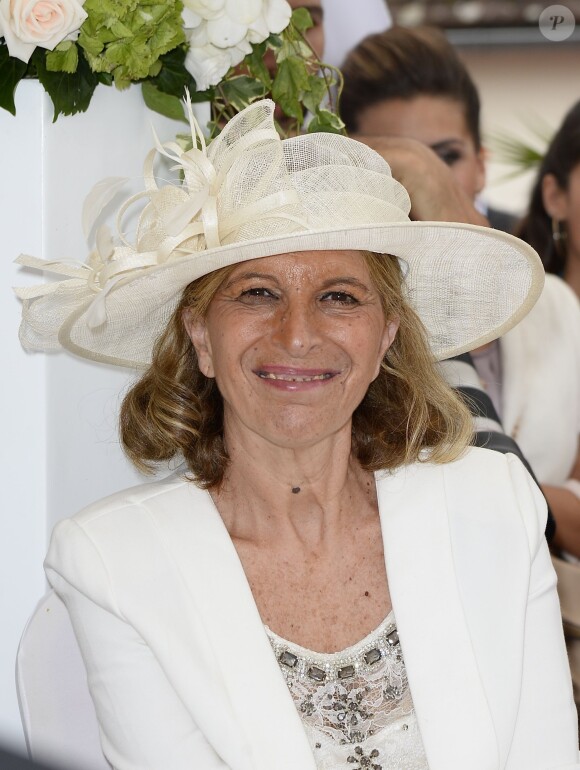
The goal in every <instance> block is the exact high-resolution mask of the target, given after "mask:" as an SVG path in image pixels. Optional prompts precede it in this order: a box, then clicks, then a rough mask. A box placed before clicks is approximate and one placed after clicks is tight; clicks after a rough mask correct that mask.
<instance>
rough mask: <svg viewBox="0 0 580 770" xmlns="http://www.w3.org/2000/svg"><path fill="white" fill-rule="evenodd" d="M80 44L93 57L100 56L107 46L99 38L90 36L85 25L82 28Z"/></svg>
mask: <svg viewBox="0 0 580 770" xmlns="http://www.w3.org/2000/svg"><path fill="white" fill-rule="evenodd" d="M78 43H79V45H80V46H81V48H83V49H84V50H85V51H86V52H87V53H88V54H90V55H91V56H98V55H99V54H100V53H101V51H102V50H103V48H104V47H105V44H104V43H103V42H102V41H101V40H100V39H99V38H98V37H96V36H95V35H90V34H89V32H88V30H87V29H85V25H84V24H83V26H82V27H81V32H80V35H79V38H78Z"/></svg>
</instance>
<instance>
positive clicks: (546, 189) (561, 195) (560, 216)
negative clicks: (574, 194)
mask: <svg viewBox="0 0 580 770" xmlns="http://www.w3.org/2000/svg"><path fill="white" fill-rule="evenodd" d="M542 200H543V202H544V208H545V209H546V211H547V213H548V216H550V217H552V219H557V220H558V221H559V222H560V221H562V220H564V219H567V218H568V196H567V194H566V190H563V189H562V188H561V187H560V185H559V184H558V180H557V179H556V177H555V176H554V174H545V175H544V177H543V179H542Z"/></svg>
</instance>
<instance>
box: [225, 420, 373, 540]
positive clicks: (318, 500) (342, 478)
mask: <svg viewBox="0 0 580 770" xmlns="http://www.w3.org/2000/svg"><path fill="white" fill-rule="evenodd" d="M350 430H351V429H350V425H348V426H345V428H344V429H343V430H341V431H339V432H338V433H337V434H334V435H333V436H330V437H326V438H325V439H324V440H323V441H320V442H318V443H316V444H313V445H311V446H304V447H299V448H295V447H294V448H288V447H280V446H277V445H274V444H271V443H270V442H268V441H265V440H264V439H262V438H261V437H258V436H255V435H254V434H243V433H239V432H236V433H235V434H234V435H231V434H230V435H228V433H227V432H226V445H227V449H228V454H229V457H230V462H229V465H228V469H227V471H226V474H225V477H224V480H223V482H222V484H221V486H220V488H219V490H216V491H213V492H212V497H213V499H214V501H215V503H216V505H217V507H218V510H219V511H220V513H221V515H222V518H223V519H224V522H225V524H226V527H227V528H228V531H229V533H230V535H231V536H232V537H233V538H234V539H235V538H240V539H249V540H254V541H260V540H267V539H269V538H271V537H280V536H281V533H283V532H284V533H286V535H287V536H290V534H291V532H293V533H294V534H296V533H298V532H299V533H301V536H303V537H305V538H306V539H309V540H311V541H312V542H314V541H320V540H322V539H324V538H325V537H326V533H327V532H328V531H329V530H333V531H337V530H338V529H340V524H341V522H343V521H344V519H345V517H348V515H349V514H350V512H352V510H353V505H357V501H360V499H361V498H362V497H366V498H368V499H371V500H372V501H373V502H374V499H375V489H374V479H373V477H372V474H370V473H368V472H365V471H363V470H362V469H361V468H360V466H359V464H358V462H357V461H356V460H355V459H353V458H352V456H351V433H350Z"/></svg>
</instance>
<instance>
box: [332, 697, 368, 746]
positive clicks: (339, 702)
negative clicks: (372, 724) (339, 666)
mask: <svg viewBox="0 0 580 770" xmlns="http://www.w3.org/2000/svg"><path fill="white" fill-rule="evenodd" d="M364 696H365V692H364V691H363V692H357V693H355V694H350V693H348V692H346V691H343V692H339V690H338V689H336V690H335V691H334V692H333V693H328V698H329V699H330V700H331V701H332V702H331V703H330V704H329V705H327V706H323V707H322V708H324V709H326V710H327V711H330V710H332V711H334V713H335V716H336V720H337V721H338V723H339V725H342V726H343V729H344V730H345V732H347V733H349V737H350V733H351V730H350V728H351V727H357V726H358V724H359V722H360V721H361V720H362V721H366V720H368V719H370V718H371V714H370V712H368V711H367V710H366V708H365V706H364V703H363V698H364Z"/></svg>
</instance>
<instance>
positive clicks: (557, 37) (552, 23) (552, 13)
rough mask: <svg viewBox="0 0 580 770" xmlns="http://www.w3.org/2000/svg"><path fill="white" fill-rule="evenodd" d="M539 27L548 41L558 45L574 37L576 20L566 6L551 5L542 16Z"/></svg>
mask: <svg viewBox="0 0 580 770" xmlns="http://www.w3.org/2000/svg"><path fill="white" fill-rule="evenodd" d="M538 26H539V28H540V32H541V33H542V35H543V36H544V37H545V38H546V39H547V40H551V41H552V42H554V43H558V42H561V41H562V40H567V39H568V38H569V37H570V35H572V33H573V32H574V28H575V26H576V18H575V16H574V14H573V13H572V11H571V10H570V9H569V8H567V7H566V6H565V5H549V6H548V7H547V8H544V10H543V11H542V13H541V14H540V17H539V19H538Z"/></svg>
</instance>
